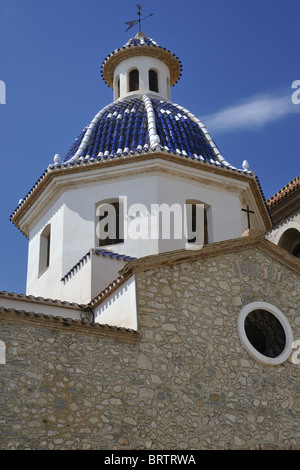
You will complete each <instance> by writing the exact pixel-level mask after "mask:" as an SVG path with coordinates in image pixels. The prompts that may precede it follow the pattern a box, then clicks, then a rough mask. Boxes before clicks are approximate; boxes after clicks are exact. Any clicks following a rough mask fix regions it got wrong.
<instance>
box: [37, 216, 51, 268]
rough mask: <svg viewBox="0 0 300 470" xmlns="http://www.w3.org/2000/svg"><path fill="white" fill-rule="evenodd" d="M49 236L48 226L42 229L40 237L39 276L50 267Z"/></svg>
mask: <svg viewBox="0 0 300 470" xmlns="http://www.w3.org/2000/svg"><path fill="white" fill-rule="evenodd" d="M50 235H51V229H50V224H49V225H47V226H46V227H45V228H44V230H43V231H42V233H41V236H40V257H39V276H40V275H41V274H42V273H43V272H44V271H45V270H46V269H47V268H48V267H49V265H50V239H51V237H50Z"/></svg>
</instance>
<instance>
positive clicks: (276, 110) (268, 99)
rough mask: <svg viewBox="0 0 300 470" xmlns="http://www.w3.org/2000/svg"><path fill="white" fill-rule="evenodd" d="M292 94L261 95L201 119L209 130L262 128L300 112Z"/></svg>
mask: <svg viewBox="0 0 300 470" xmlns="http://www.w3.org/2000/svg"><path fill="white" fill-rule="evenodd" d="M292 93H293V92H292V90H291V92H290V94H288V93H285V94H281V95H259V96H257V95H256V96H254V97H252V98H250V99H248V100H245V101H243V102H240V103H238V104H237V105H235V106H230V107H228V108H225V109H223V110H221V111H218V112H216V113H214V114H211V115H208V116H206V117H205V116H204V117H203V118H201V121H202V122H203V123H204V125H205V126H207V129H208V130H209V132H214V133H216V132H219V133H220V132H232V131H236V130H247V129H248V130H251V129H252V130H253V129H260V128H262V127H263V126H265V125H266V124H268V123H270V122H273V121H278V120H279V119H282V118H284V117H286V116H288V115H290V114H294V113H300V104H299V105H296V104H293V103H292Z"/></svg>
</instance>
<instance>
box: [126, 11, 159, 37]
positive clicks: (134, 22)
mask: <svg viewBox="0 0 300 470" xmlns="http://www.w3.org/2000/svg"><path fill="white" fill-rule="evenodd" d="M137 8H138V15H139V18H138V20H133V21H126V22H125V24H127V25H128V28H127V29H126V31H128V30H129V29H131V28H133V26H135V25H136V24H137V23H138V24H139V33H140V32H141V23H142V20H145V19H146V18H149V16H152V15H153V13H150V15H147V16H144V18H141V9H142V7H141V5H137Z"/></svg>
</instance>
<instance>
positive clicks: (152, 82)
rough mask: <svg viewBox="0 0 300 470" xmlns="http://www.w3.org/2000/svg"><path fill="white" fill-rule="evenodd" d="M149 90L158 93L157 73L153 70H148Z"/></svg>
mask: <svg viewBox="0 0 300 470" xmlns="http://www.w3.org/2000/svg"><path fill="white" fill-rule="evenodd" d="M149 90H151V91H156V92H157V93H158V75H157V72H155V70H149Z"/></svg>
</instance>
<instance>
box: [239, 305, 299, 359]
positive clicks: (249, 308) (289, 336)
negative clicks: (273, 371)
mask: <svg viewBox="0 0 300 470" xmlns="http://www.w3.org/2000/svg"><path fill="white" fill-rule="evenodd" d="M254 310H266V311H267V312H270V313H272V314H273V315H274V316H275V317H276V318H277V320H278V321H279V322H280V324H281V326H282V328H283V330H284V333H285V338H286V341H285V347H284V349H283V351H282V352H281V353H280V354H279V356H277V357H274V358H272V357H267V356H264V355H263V354H261V353H260V352H259V351H257V349H255V347H254V346H252V344H251V343H250V341H249V339H248V337H247V334H246V331H245V320H246V317H247V316H248V315H249V313H251V312H253V311H254ZM238 333H239V337H240V340H241V342H242V343H243V345H244V347H245V348H246V350H247V351H248V353H249V354H250V355H251V356H252V357H254V359H256V360H258V361H259V362H262V363H263V364H268V365H278V364H282V363H283V362H285V361H286V360H287V359H288V358H289V356H290V354H291V352H292V344H293V333H292V329H291V327H290V324H289V322H288V320H287V319H286V317H285V316H284V314H283V313H282V312H281V311H280V310H279V309H278V308H277V307H275V306H274V305H271V304H269V303H267V302H252V303H250V304H248V305H245V307H243V308H242V310H241V311H240V313H239V315H238Z"/></svg>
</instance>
